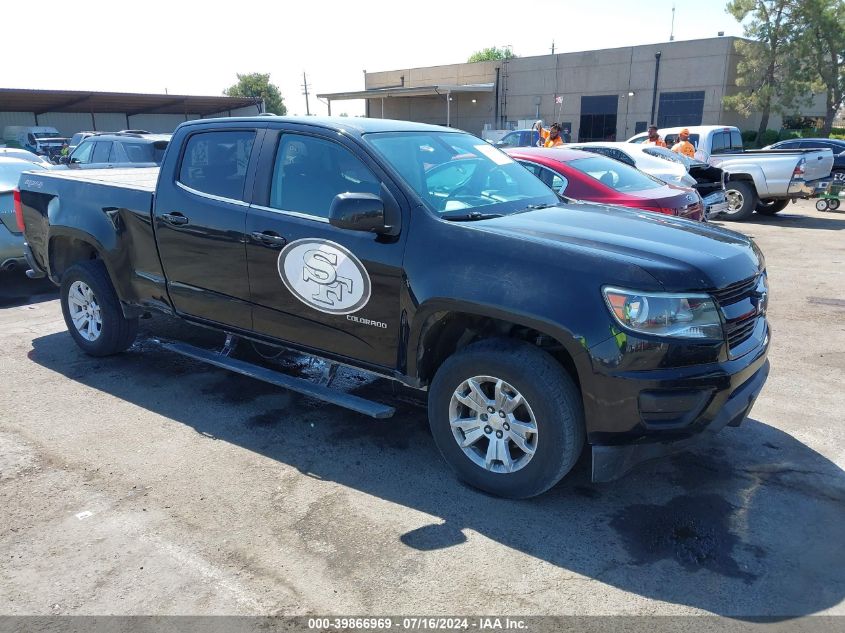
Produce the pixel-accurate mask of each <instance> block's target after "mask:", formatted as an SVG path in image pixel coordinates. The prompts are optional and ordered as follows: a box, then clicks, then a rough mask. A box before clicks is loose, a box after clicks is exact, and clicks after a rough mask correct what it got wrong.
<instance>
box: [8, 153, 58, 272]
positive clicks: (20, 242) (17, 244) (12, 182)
mask: <svg viewBox="0 0 845 633" xmlns="http://www.w3.org/2000/svg"><path fill="white" fill-rule="evenodd" d="M18 151H21V150H18ZM46 169H48V167H47V166H46V165H43V164H41V163H37V162H30V161H28V160H21V159H20V158H12V157H8V156H4V155H3V153H2V151H0V270H13V269H14V268H17V267H24V268H26V259H25V258H24V237H23V233H22V232H21V229H20V227H18V223H17V219H16V218H15V203H14V196H15V193H14V191H15V189H16V188H17V186H18V181H20V179H21V174H22V173H23V172H25V171H42V170H46Z"/></svg>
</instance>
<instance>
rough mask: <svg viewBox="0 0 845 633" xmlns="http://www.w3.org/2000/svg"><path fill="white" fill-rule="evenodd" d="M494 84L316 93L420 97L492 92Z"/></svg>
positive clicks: (331, 96) (324, 96) (343, 96)
mask: <svg viewBox="0 0 845 633" xmlns="http://www.w3.org/2000/svg"><path fill="white" fill-rule="evenodd" d="M494 87H495V84H493V83H483V84H437V85H434V86H415V87H413V88H411V87H407V88H406V87H405V86H396V87H393V88H370V89H369V90H354V91H351V92H332V93H326V94H319V95H317V96H318V97H320V98H321V99H330V100H332V101H342V100H344V99H384V98H386V97H421V96H429V95H444V96H445V95H447V94H449V93H451V92H493V89H494Z"/></svg>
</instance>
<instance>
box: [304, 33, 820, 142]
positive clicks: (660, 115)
mask: <svg viewBox="0 0 845 633" xmlns="http://www.w3.org/2000/svg"><path fill="white" fill-rule="evenodd" d="M737 39H738V38H735V37H715V38H709V39H701V40H690V41H674V42H663V43H660V44H648V45H643V46H629V47H625V48H611V49H603V50H595V51H585V52H580V53H560V54H555V55H540V56H536V57H517V58H512V59H510V60H503V61H489V62H476V63H472V64H469V63H465V64H450V65H447V66H431V67H424V68H403V69H399V70H389V71H384V72H374V73H365V79H364V83H365V85H364V90H358V91H351V92H339V93H332V94H323V95H319V96H320V97H323V98H325V99H328V100H329V103H330V104H331V102H333V101H338V100H344V99H366V108H367V116H372V117H385V118H391V119H407V120H411V121H419V122H425V123H435V124H440V125H449V126H452V127H457V128H461V129H464V130H467V131H469V132H472V133H474V134H480V133H481V132H482V130H484V129H485V128H486V129H512V128H515V127H521V126H522V125H526V124H527V125H530V123H531V122H532V121H534V120H536V119H543V120H544V121H547V122H551V121H560V122H561V123H563V125H564V127H568V128H569V129H570V130H571V132H572V138H573V140H580V141H587V140H613V139H616V140H624V139H626V138H628V137H630V136H632V135H633V134H635V133H637V132H640V131H643V130H645V128H646V127H647V126H648V124H649V123H650V122H652V121H654V122H656V123H657V124H658V125H659V126H661V127H669V126H676V125H710V124H724V125H737V126H739V127H740V128H742V129H756V127H757V126H758V125H759V121H760V116H759V114H756V115H752V116H751V117H749V118H744V117H741V116H740V115H738V114H737V113H735V112H730V111H728V110H726V109H725V107H724V106H723V102H722V99H723V97H725V96H726V95H731V94H735V93H736V92H737V91H738V88H737V85H736V75H737V64H738V62H739V56H738V55H737V53H736V50H735V47H734V43H735V42H736V40H737ZM801 114H803V115H804V116H823V115H824V108H823V103H822V101H821V99H820V98H819V99H816V100H815V102H814V104H813V106H812V107H809V108H805V109H804V111H802V112H801ZM780 124H781V120H780V117H778V116H773V117H772V118H771V119H770V122H769V127H771V128H775V129H776V128H778V127H779V126H780Z"/></svg>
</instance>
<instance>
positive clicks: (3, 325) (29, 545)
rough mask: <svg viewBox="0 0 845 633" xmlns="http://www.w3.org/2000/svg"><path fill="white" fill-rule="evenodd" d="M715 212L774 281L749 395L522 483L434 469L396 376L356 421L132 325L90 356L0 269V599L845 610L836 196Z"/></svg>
mask: <svg viewBox="0 0 845 633" xmlns="http://www.w3.org/2000/svg"><path fill="white" fill-rule="evenodd" d="M729 226H730V228H734V229H738V230H741V231H743V232H745V233H748V234H750V235H752V236H754V238H755V239H756V240H757V241H758V243H759V244H760V246H761V247H762V248H763V250H764V252H765V253H766V256H767V261H768V266H769V274H770V280H771V282H770V283H771V305H770V316H771V322H772V325H773V330H774V336H773V343H772V351H771V361H772V372H771V376H770V378H769V382H768V384H767V386H766V387H765V389H764V391H763V394H762V396H761V397H760V399H759V400H758V402H757V405H756V406H755V408H754V410H753V411H752V415H751V419H749V420H748V421H747V422H746V423H745V424H743V425H742V426H741V427H740V428H728V429H725V430H724V431H723V432H722V433H721V434H719V435H718V436H716V437H715V438H714V439H712V440H710V441H709V442H708V443H706V444H701V445H699V446H696V447H695V449H694V450H693V451H692V452H688V453H684V454H682V455H679V456H676V457H673V458H670V459H666V460H663V461H658V462H654V463H652V464H649V465H645V466H641V467H640V468H638V469H636V470H635V471H633V472H632V473H630V475H629V476H627V477H626V478H625V479H623V480H621V481H618V482H615V483H611V484H600V485H596V484H591V483H590V481H589V475H588V471H589V469H588V463H587V460H586V459H584V460H582V461H581V463H579V465H578V466H577V467H576V469H575V471H574V472H573V473H572V474H571V475H570V476H569V477H568V478H567V479H565V480H564V481H563V482H562V483H561V484H559V485H558V486H557V487H556V488H554V489H553V490H552V491H550V492H549V493H547V494H545V495H543V496H541V497H539V498H537V499H533V500H530V501H522V502H514V501H504V500H499V499H494V498H490V497H488V496H485V495H483V494H480V493H478V492H476V491H474V490H471V489H468V488H466V487H463V486H461V485H459V484H458V483H456V481H455V480H454V479H453V478H452V476H451V475H450V473H449V472H448V471H447V469H446V467H445V465H444V464H443V462H442V461H441V459H440V456H439V454H438V453H437V450H436V448H435V447H434V445H433V442H432V439H431V437H430V435H429V433H428V431H427V423H426V418H425V414H424V412H423V411H422V410H420V409H419V408H417V407H415V406H412V405H411V404H408V403H406V402H405V401H404V400H400V401H399V405H398V406H399V410H398V413H397V415H396V417H394V418H393V419H390V420H385V421H375V420H372V419H369V418H365V417H362V416H359V415H357V414H354V413H349V412H347V411H344V410H342V409H338V408H335V407H332V406H328V405H323V404H320V403H315V402H312V401H309V400H307V399H305V398H303V397H300V396H297V395H295V394H291V393H288V392H285V391H282V390H279V389H276V388H274V387H271V386H268V385H265V384H263V383H259V382H257V381H253V380H251V379H248V378H244V377H240V376H237V375H233V374H230V373H227V372H225V371H223V370H218V369H214V368H210V367H207V366H204V365H201V364H199V363H196V362H194V361H191V360H188V359H183V358H181V357H179V356H176V355H174V354H171V353H169V352H165V351H162V350H160V349H157V348H155V347H154V346H153V345H151V344H149V343H140V344H138V345H136V346H135V347H134V348H133V349H132V350H130V351H129V352H127V353H125V354H122V355H120V356H116V357H111V358H107V359H94V358H89V357H87V356H85V355H83V354H82V353H81V352H80V351H79V350H78V349H77V348H76V347H75V345H74V344H73V343H72V341H71V338H70V336H69V335H68V334H67V332H66V331H65V325H64V322H63V321H62V318H61V311H60V308H59V304H58V301H57V300H56V293H55V291H54V289H52V287H51V286H49V285H48V284H43V283H37V282H32V281H30V280H27V279H26V278H24V277H23V276H22V275H20V274H17V275H9V274H2V276H0V350H2V351H0V367H2V370H3V372H2V375H3V379H2V382H0V507H2V508H3V510H4V512H3V514H4V520H3V522H2V524H0V614H45V615H48V614H121V615H125V614H157V615H165V614H481V613H496V614H509V615H528V614H562V615H565V614H579V615H591V614H641V615H651V614H662V615H665V614H700V613H714V614H720V615H728V616H735V617H745V616H754V615H769V616H776V617H787V616H795V615H808V614H819V613H829V614H845V604H843V598H845V542H844V541H845V528H843V526H845V473H843V470H842V468H843V467H845V424H843V422H845V420H844V418H845V392H843V389H842V385H843V382H845V381H843V379H845V274H843V270H845V241H843V238H845V213H819V212H817V211H815V210H814V209H813V208H812V206H811V205H809V204H807V203H801V204H799V205H796V206H790V207H789V208H788V209H787V210H786V211H784V212H783V213H782V214H781V215H780V216H778V217H776V218H772V219H767V218H761V219H759V220H755V221H752V222H748V223H744V224H736V225H729ZM142 323H143V327H142V329H143V333H144V334H146V335H149V334H150V333H151V332H155V333H162V332H164V333H166V334H168V335H173V336H184V337H188V338H191V339H195V340H200V341H205V340H207V339H216V335H212V334H210V333H208V332H207V331H204V330H198V329H193V328H187V327H186V326H184V325H181V324H179V323H176V322H173V321H172V320H168V319H166V318H163V317H154V318H153V319H150V320H145V321H143V322H142ZM292 363H293V364H294V365H296V366H297V367H298V368H299V369H300V370H301V371H306V372H307V371H311V370H313V369H314V368H313V367H310V366H308V365H307V364H303V363H297V362H296V361H295V360H294V361H292ZM346 378H347V380H349V381H351V382H354V380H355V379H356V377H355V376H347V377H346ZM367 390H368V391H369V392H370V393H371V394H373V393H375V394H376V395H377V396H379V397H382V398H383V399H387V398H392V397H393V394H392V391H391V389H389V388H388V387H386V386H384V385H382V384H380V383H376V384H371V385H368V386H367Z"/></svg>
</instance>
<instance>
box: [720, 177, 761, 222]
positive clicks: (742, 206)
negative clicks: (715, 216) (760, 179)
mask: <svg viewBox="0 0 845 633" xmlns="http://www.w3.org/2000/svg"><path fill="white" fill-rule="evenodd" d="M725 197H726V198H727V199H728V209H727V211H725V212H724V213H723V214H722V215H721V217H720V219H724V220H738V221H741V220H747V219H748V218H750V217H751V214H752V213H754V209H755V208H756V207H757V192H756V191H755V190H754V187H753V185H751V184H750V183H748V182H745V181H744V180H731V181H728V183H727V184H726V185H725Z"/></svg>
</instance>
